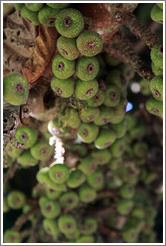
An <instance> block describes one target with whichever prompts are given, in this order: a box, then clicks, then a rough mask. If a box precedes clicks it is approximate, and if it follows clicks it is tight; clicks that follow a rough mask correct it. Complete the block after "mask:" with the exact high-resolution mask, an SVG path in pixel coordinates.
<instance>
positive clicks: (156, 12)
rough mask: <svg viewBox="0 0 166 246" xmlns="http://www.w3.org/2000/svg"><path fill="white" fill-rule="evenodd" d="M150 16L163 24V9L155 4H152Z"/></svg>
mask: <svg viewBox="0 0 166 246" xmlns="http://www.w3.org/2000/svg"><path fill="white" fill-rule="evenodd" d="M150 16H151V18H152V20H154V21H155V22H157V23H160V24H163V10H162V9H161V8H160V7H159V6H158V5H157V4H155V5H154V6H153V8H152V10H151V13H150Z"/></svg>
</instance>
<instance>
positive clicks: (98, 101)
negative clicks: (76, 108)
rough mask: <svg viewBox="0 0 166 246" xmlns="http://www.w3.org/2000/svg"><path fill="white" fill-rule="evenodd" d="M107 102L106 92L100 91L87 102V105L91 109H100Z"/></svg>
mask: <svg viewBox="0 0 166 246" xmlns="http://www.w3.org/2000/svg"><path fill="white" fill-rule="evenodd" d="M104 100H105V92H104V91H102V90H98V92H97V93H96V95H94V96H93V97H92V98H90V99H88V100H87V104H88V106H90V107H94V108H96V107H99V106H101V105H102V104H103V102H104Z"/></svg>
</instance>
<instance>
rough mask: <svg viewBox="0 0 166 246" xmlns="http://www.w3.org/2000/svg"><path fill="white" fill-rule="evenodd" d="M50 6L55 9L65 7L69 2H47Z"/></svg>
mask: <svg viewBox="0 0 166 246" xmlns="http://www.w3.org/2000/svg"><path fill="white" fill-rule="evenodd" d="M46 4H47V5H48V6H49V7H51V8H54V9H63V8H66V7H68V5H69V3H46Z"/></svg>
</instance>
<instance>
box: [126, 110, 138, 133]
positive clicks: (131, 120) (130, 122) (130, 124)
mask: <svg viewBox="0 0 166 246" xmlns="http://www.w3.org/2000/svg"><path fill="white" fill-rule="evenodd" d="M125 120H126V125H127V130H130V129H132V128H134V127H135V125H136V119H135V118H134V116H133V115H131V114H129V113H126V115H125Z"/></svg>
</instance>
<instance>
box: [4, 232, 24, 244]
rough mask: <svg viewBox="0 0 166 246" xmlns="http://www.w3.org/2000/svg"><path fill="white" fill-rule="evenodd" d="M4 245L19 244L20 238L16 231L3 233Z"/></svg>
mask: <svg viewBox="0 0 166 246" xmlns="http://www.w3.org/2000/svg"><path fill="white" fill-rule="evenodd" d="M4 242H5V243H21V236H20V233H19V232H18V231H14V230H7V231H5V233H4Z"/></svg>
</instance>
